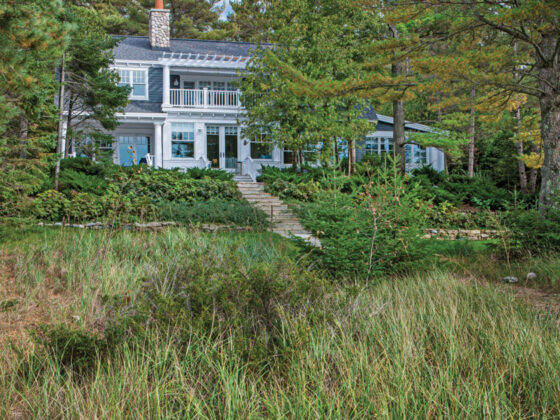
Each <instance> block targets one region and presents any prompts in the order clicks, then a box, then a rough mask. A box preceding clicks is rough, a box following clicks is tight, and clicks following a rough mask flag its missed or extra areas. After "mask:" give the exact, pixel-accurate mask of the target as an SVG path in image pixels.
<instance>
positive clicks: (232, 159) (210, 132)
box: [206, 125, 238, 170]
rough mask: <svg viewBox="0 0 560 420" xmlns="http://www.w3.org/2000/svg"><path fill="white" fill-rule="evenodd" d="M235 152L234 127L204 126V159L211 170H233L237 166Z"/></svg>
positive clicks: (235, 138)
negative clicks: (208, 162)
mask: <svg viewBox="0 0 560 420" xmlns="http://www.w3.org/2000/svg"><path fill="white" fill-rule="evenodd" d="M237 152H238V130H237V127H236V126H225V127H224V126H217V125H208V126H206V157H207V159H208V160H209V161H210V166H211V167H212V168H216V169H218V168H219V169H225V170H234V169H235V166H236V164H237Z"/></svg>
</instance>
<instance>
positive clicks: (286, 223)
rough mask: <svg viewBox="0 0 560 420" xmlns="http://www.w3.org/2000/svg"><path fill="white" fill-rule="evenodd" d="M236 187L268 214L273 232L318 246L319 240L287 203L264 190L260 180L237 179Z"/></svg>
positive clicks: (244, 196) (254, 204) (245, 197)
mask: <svg viewBox="0 0 560 420" xmlns="http://www.w3.org/2000/svg"><path fill="white" fill-rule="evenodd" d="M237 188H239V191H241V195H242V196H243V198H244V199H246V200H247V201H248V202H249V203H251V204H252V205H253V206H255V207H257V208H259V209H261V210H262V211H264V212H265V213H266V214H267V215H268V217H269V219H270V221H271V222H272V231H273V232H274V233H277V234H279V235H282V236H284V237H286V238H289V237H291V236H292V235H293V236H297V237H300V238H302V239H305V240H306V241H309V242H310V243H312V244H313V245H316V246H320V243H319V240H318V239H317V238H315V237H313V235H311V233H310V232H309V231H307V230H306V229H305V228H304V227H303V226H302V225H301V223H300V222H299V220H298V219H297V217H296V216H295V215H294V213H293V212H292V211H291V210H290V209H289V208H288V205H287V204H285V203H284V202H282V200H280V199H279V198H278V197H275V196H273V195H272V194H269V193H267V192H265V191H264V184H263V183H262V182H251V181H246V180H242V181H241V180H239V181H237Z"/></svg>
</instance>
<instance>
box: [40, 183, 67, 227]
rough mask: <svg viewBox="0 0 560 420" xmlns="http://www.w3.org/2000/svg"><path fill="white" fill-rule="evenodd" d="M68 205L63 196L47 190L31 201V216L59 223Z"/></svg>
mask: <svg viewBox="0 0 560 420" xmlns="http://www.w3.org/2000/svg"><path fill="white" fill-rule="evenodd" d="M69 205H70V202H69V200H68V199H67V198H66V196H65V195H64V194H62V193H61V192H58V191H56V190H47V191H44V192H42V193H40V194H38V195H37V198H35V200H34V201H33V207H32V211H33V214H34V215H35V216H36V217H37V218H39V219H42V220H48V221H60V220H62V219H63V218H64V216H65V214H66V209H67V208H68V206H69Z"/></svg>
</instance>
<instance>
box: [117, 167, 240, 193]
mask: <svg viewBox="0 0 560 420" xmlns="http://www.w3.org/2000/svg"><path fill="white" fill-rule="evenodd" d="M120 181H121V182H122V192H123V193H125V194H134V195H136V196H144V197H147V198H150V199H152V200H155V201H159V200H168V201H174V200H183V201H195V200H200V199H204V200H208V199H210V198H222V199H238V198H240V197H241V193H240V192H239V191H238V190H237V187H236V185H235V183H234V182H232V181H222V180H220V179H213V178H203V179H193V178H191V177H189V176H188V174H185V173H184V172H179V171H178V170H152V169H148V168H142V167H139V168H134V169H133V170H131V172H130V173H129V176H128V177H127V178H124V177H121V179H120Z"/></svg>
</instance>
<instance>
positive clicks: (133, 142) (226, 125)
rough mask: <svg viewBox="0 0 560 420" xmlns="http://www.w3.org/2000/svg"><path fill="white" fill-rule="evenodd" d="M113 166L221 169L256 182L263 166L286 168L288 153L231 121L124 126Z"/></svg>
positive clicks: (117, 139)
mask: <svg viewBox="0 0 560 420" xmlns="http://www.w3.org/2000/svg"><path fill="white" fill-rule="evenodd" d="M113 162H114V163H115V164H119V165H125V166H131V165H135V164H141V163H145V164H147V165H149V166H153V167H156V168H165V169H175V168H179V169H189V168H201V169H217V170H225V171H228V172H234V173H236V174H240V175H250V176H251V177H252V178H253V179H256V177H257V175H258V173H259V172H260V169H261V167H262V166H275V167H285V166H290V164H291V161H290V162H284V153H283V151H282V150H281V149H279V148H277V147H274V146H273V145H272V144H263V143H256V142H251V141H249V140H248V139H245V138H243V137H242V134H241V127H240V126H239V125H237V124H236V123H235V122H234V121H231V120H230V119H227V120H217V119H216V120H212V121H205V122H202V121H185V120H184V119H181V120H179V119H177V120H174V119H171V118H169V119H166V120H163V121H160V120H156V121H152V122H131V121H123V122H122V123H121V125H120V126H119V127H118V129H117V130H115V132H114V143H113Z"/></svg>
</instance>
